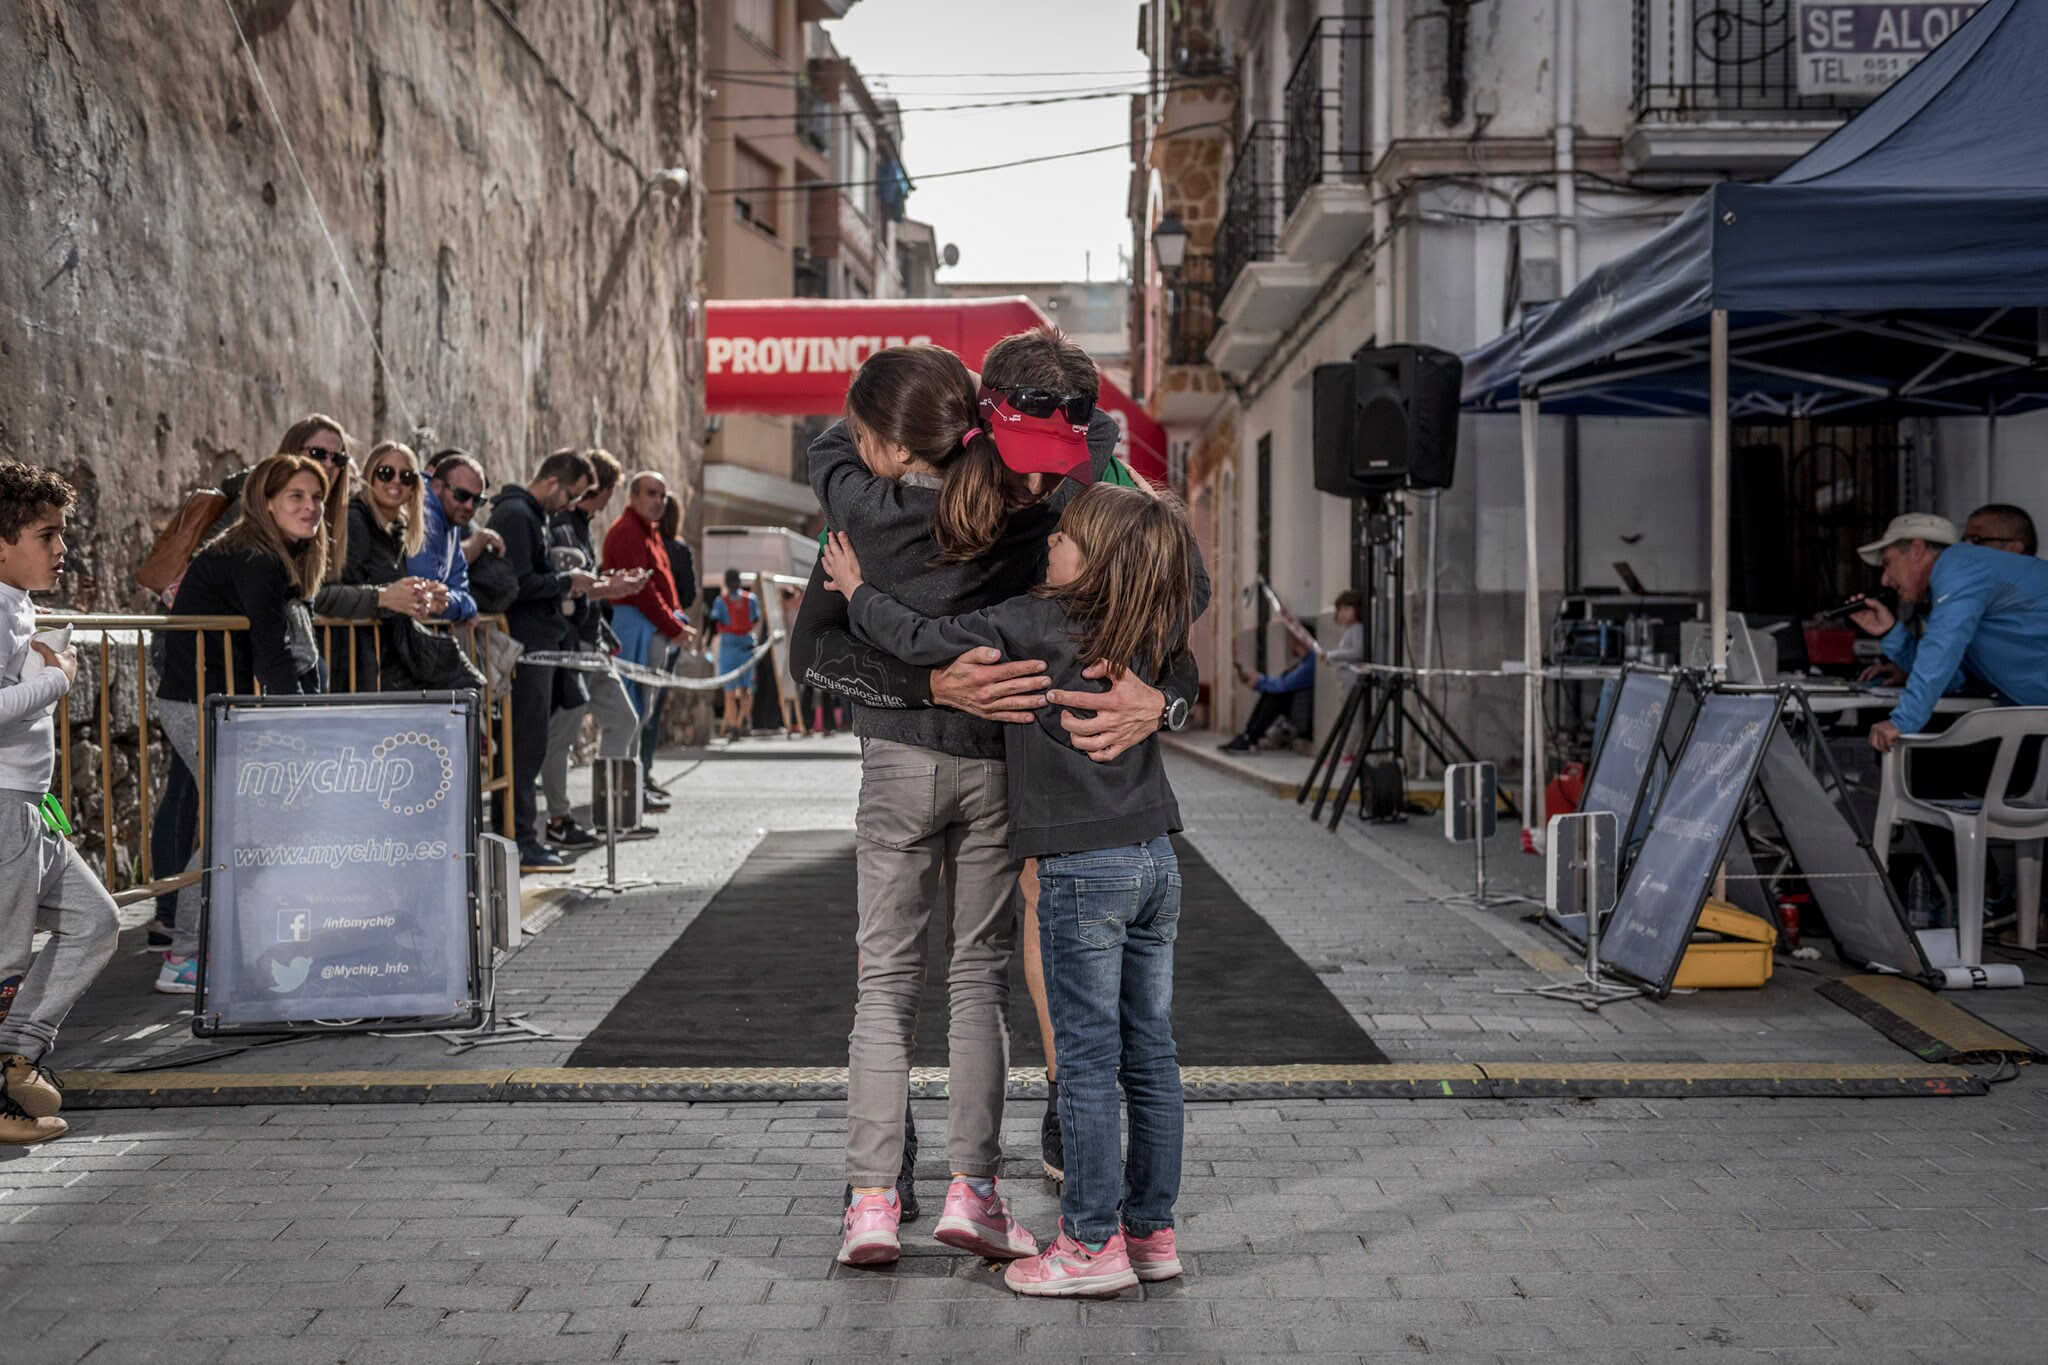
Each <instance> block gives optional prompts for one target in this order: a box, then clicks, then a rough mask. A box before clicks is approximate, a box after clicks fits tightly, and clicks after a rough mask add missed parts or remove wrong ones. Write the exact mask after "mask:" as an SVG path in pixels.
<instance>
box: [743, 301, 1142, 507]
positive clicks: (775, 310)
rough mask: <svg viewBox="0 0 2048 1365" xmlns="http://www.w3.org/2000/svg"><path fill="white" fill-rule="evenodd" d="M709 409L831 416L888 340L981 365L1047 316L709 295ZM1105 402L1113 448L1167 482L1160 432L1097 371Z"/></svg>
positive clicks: (997, 307)
mask: <svg viewBox="0 0 2048 1365" xmlns="http://www.w3.org/2000/svg"><path fill="white" fill-rule="evenodd" d="M704 310H705V333H706V344H707V349H708V355H709V365H708V367H707V369H708V373H707V375H706V377H705V406H706V408H707V409H708V410H709V411H711V412H750V413H759V414H762V415H764V416H777V417H817V416H831V415H836V414H837V413H839V412H841V411H843V410H844V409H845V407H846V386H847V384H848V383H849V382H851V381H852V379H853V372H854V371H855V370H856V369H858V368H860V363H861V361H862V360H864V359H866V358H867V357H868V356H870V355H872V354H873V353H874V352H876V351H878V350H880V349H882V348H883V347H884V346H900V345H903V344H905V343H907V342H914V341H929V342H932V343H934V344H935V345H939V346H944V347H945V348H946V349H947V350H950V351H952V352H954V353H955V354H957V355H958V356H959V357H960V358H961V359H962V360H964V361H966V362H967V364H968V367H969V368H971V369H976V370H978V369H980V368H981V358H982V357H983V356H984V355H986V354H987V353H988V348H989V347H991V346H993V345H995V343H996V342H998V341H1000V340H1001V339H1002V338H1004V337H1006V336H1008V335H1010V334H1011V333H1012V332H1021V331H1024V330H1025V329H1027V328H1030V327H1036V326H1039V325H1041V324H1043V323H1044V322H1045V321H1046V317H1045V314H1043V313H1041V312H1039V311H1038V308H1037V306H1036V305H1034V304H1033V303H1032V302H1031V300H1030V299H1027V298H1024V297H1023V296H1022V295H1019V296H1017V297H1014V298H1007V299H888V300H880V301H876V300H869V299H713V300H710V301H708V302H707V303H706V304H705V306H704ZM1099 401H1100V404H1101V407H1102V410H1103V411H1104V412H1107V413H1108V414H1109V415H1110V416H1112V417H1114V418H1115V419H1116V421H1117V425H1118V426H1120V427H1122V428H1123V434H1124V439H1123V442H1122V443H1121V444H1120V445H1119V446H1118V447H1117V453H1118V454H1119V455H1121V456H1123V457H1124V460H1125V462H1126V463H1127V464H1129V465H1130V466H1131V468H1132V469H1133V470H1134V471H1136V472H1137V473H1139V474H1142V475H1144V476H1145V477H1146V478H1148V479H1151V480H1152V481H1153V482H1154V483H1160V484H1163V483H1165V482H1166V432H1165V430H1164V429H1163V428H1161V427H1160V425H1159V423H1157V422H1155V421H1153V420H1152V417H1151V415H1150V414H1149V413H1147V412H1146V411H1145V410H1144V409H1143V408H1141V407H1139V406H1138V405H1137V404H1136V403H1134V402H1132V401H1131V396H1130V395H1129V394H1127V393H1125V392H1124V391H1123V389H1122V387H1121V386H1119V385H1118V384H1116V383H1115V382H1114V381H1112V380H1111V379H1110V378H1109V377H1108V376H1107V375H1104V376H1103V377H1102V393H1101V397H1100V400H1099Z"/></svg>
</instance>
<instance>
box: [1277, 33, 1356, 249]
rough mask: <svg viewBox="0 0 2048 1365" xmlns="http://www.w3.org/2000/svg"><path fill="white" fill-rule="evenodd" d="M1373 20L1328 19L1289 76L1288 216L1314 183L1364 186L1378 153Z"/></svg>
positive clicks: (1310, 38) (1285, 209)
mask: <svg viewBox="0 0 2048 1365" xmlns="http://www.w3.org/2000/svg"><path fill="white" fill-rule="evenodd" d="M1371 86H1372V21H1371V20H1370V19H1367V18H1341V17H1324V18H1321V19H1318V20H1316V21H1315V25H1314V26H1313V27H1312V28H1311V29H1310V30H1309V36H1308V42H1307V43H1305V44H1303V45H1302V49H1301V55H1300V56H1299V57H1297V58H1295V61H1294V73H1293V74H1292V75H1291V76H1289V77H1288V78H1287V166H1286V175H1285V184H1284V189H1285V194H1286V198H1285V202H1284V204H1283V206H1282V209H1281V214H1282V216H1283V217H1285V215H1287V214H1289V213H1292V212H1294V206H1295V205H1296V204H1299V203H1300V202H1301V200H1302V196H1303V195H1305V194H1307V193H1308V192H1309V189H1310V187H1311V186H1314V185H1320V184H1323V183H1325V182H1326V181H1344V182H1347V183H1350V184H1362V183H1364V180H1365V175H1366V171H1367V169H1368V167H1367V165H1366V162H1367V161H1368V160H1369V159H1370V157H1371V154H1372V151H1371V149H1372V139H1371V134H1370V132H1369V130H1368V127H1367V123H1368V116H1367V110H1368V108H1369V107H1370V105H1371V102H1372V101H1371Z"/></svg>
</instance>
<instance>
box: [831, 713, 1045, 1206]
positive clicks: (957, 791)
mask: <svg viewBox="0 0 2048 1365" xmlns="http://www.w3.org/2000/svg"><path fill="white" fill-rule="evenodd" d="M1005 781H1006V778H1005V765H1004V764H1003V763H1002V762H1000V761H997V760H988V759H974V758H956V757H954V756H953V755H951V754H943V753H940V752H938V751H937V750H934V749H921V748H918V747H916V746H914V745H909V744H897V743H894V742H892V741H889V740H878V739H870V740H863V741H862V742H861V779H860V805H859V808H858V809H857V810H856V812H855V814H854V833H855V835H856V836H857V841H856V842H857V848H858V855H857V856H858V860H859V903H860V930H859V944H860V997H859V1000H858V1002H857V1003H856V1004H855V1006H854V1012H853V1034H852V1036H851V1038H850V1039H849V1040H848V1049H847V1051H848V1056H847V1064H848V1068H849V1072H850V1074H849V1077H848V1080H847V1089H846V1126H847V1139H846V1178H847V1180H848V1181H849V1182H851V1183H852V1184H853V1185H855V1186H858V1187H865V1188H869V1189H875V1188H886V1187H888V1186H891V1185H894V1184H895V1183H896V1175H897V1171H898V1169H899V1168H900V1167H901V1166H902V1164H903V1095H904V1090H905V1088H906V1087H907V1086H908V1085H909V1084H910V1049H911V1044H912V1042H913V1041H914V1040H915V1038H916V1035H917V1009H918V1001H919V998H920V997H921V996H922V994H923V992H924V978H925V956H926V953H925V945H926V942H927V935H928V930H929V926H930V922H931V915H932V911H933V910H934V909H938V910H939V911H941V913H943V914H945V916H946V931H947V932H946V942H947V945H948V947H949V950H950V953H951V961H950V962H948V964H947V966H946V990H947V1000H948V1007H949V1015H950V1017H949V1020H948V1027H947V1032H946V1049H947V1065H948V1067H949V1068H950V1078H949V1082H948V1086H947V1096H948V1099H947V1113H948V1122H947V1135H946V1156H947V1159H948V1160H949V1161H950V1162H951V1165H952V1169H953V1170H955V1171H957V1172H960V1173H961V1174H963V1175H975V1176H992V1175H994V1174H996V1170H997V1167H998V1166H999V1165H1000V1163H1001V1158H1002V1147H1001V1142H1000V1140H999V1130H1000V1129H1001V1127H1002V1121H1003V1085H1004V1082H1005V1081H1006V1080H1007V1079H1008V1075H1009V1067H1010V1033H1009V1026H1008V1023H1007V1018H1006V1013H1007V1010H1008V1008H1009V1002H1010V975H1009V973H1010V955H1011V954H1012V953H1013V952H1014V951H1015V950H1016V946H1017V921H1018V917H1019V915H1020V913H1021V912H1022V909H1023V903H1024V901H1023V894H1022V892H1021V891H1020V890H1019V889H1018V886H1017V874H1018V872H1019V871H1020V870H1021V869H1022V866H1023V864H1022V862H1021V861H1020V860H1019V859H1017V858H1013V857H1011V856H1010V844H1009V832H1010V798H1009V792H1008V789H1007V788H1006V786H1005V785H1004V784H1005ZM941 874H943V876H944V882H943V887H942V885H941Z"/></svg>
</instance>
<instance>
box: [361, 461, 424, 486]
mask: <svg viewBox="0 0 2048 1365" xmlns="http://www.w3.org/2000/svg"><path fill="white" fill-rule="evenodd" d="M370 477H371V478H373V479H375V480H376V481H377V482H378V483H390V482H391V481H392V480H393V479H396V480H398V481H399V482H400V483H402V484H404V485H405V486H406V487H407V488H411V487H412V486H413V485H414V484H416V483H418V482H419V481H420V476H419V473H418V471H416V470H411V469H400V468H399V467H398V466H397V465H395V464H380V465H378V466H377V467H376V468H375V469H373V470H371V471H370Z"/></svg>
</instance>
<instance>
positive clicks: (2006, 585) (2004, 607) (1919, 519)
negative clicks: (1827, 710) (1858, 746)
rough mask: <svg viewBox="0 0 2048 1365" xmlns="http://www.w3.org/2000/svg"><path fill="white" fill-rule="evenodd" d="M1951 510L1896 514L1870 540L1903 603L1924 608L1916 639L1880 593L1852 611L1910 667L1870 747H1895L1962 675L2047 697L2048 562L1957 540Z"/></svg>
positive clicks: (1870, 552)
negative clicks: (1878, 599) (1924, 622)
mask: <svg viewBox="0 0 2048 1365" xmlns="http://www.w3.org/2000/svg"><path fill="white" fill-rule="evenodd" d="M1956 539H1957V537H1956V530H1955V526H1954V525H1953V524H1952V523H1950V522H1949V520H1948V519H1947V518H1946V517H1937V516H1930V515H1928V514H1926V513H1924V512H1913V513H1908V514H1906V515H1905V516H1900V517H1894V518H1892V523H1891V525H1889V526H1887V527H1886V528H1885V533H1884V535H1883V537H1882V538H1881V539H1879V540H1876V541H1873V542H1872V543H1870V544H1869V545H1865V546H1863V547H1861V548H1860V549H1859V550H1858V551H1857V553H1858V554H1859V555H1861V556H1862V558H1863V562H1864V563H1866V564H1871V565H1882V566H1883V568H1884V584H1885V586H1886V587H1888V588H1891V589H1892V590H1893V591H1895V592H1897V593H1898V595H1899V600H1900V602H1902V603H1904V602H1913V603H1918V604H1921V605H1922V606H1924V607H1925V609H1926V613H1927V627H1926V629H1925V631H1923V632H1922V634H1921V636H1920V638H1919V639H1917V640H1916V639H1914V638H1913V636H1912V634H1911V633H1910V632H1908V631H1907V629H1906V627H1905V626H1904V625H1903V624H1902V623H1901V622H1900V621H1899V620H1898V618H1897V617H1895V616H1894V615H1893V614H1892V612H1891V610H1890V608H1888V607H1886V606H1885V605H1884V604H1883V603H1881V602H1871V603H1869V604H1867V605H1866V606H1865V607H1864V608H1863V610H1861V611H1859V612H1857V613H1856V615H1855V616H1854V617H1852V618H1851V619H1852V620H1854V621H1855V622H1856V624H1857V625H1859V626H1861V627H1862V628H1863V629H1864V630H1866V631H1868V632H1869V633H1870V634H1872V635H1880V636H1882V637H1884V638H1883V648H1884V653H1885V657H1886V658H1888V659H1890V660H1891V661H1892V662H1893V663H1895V664H1897V665H1899V667H1901V668H1903V669H1905V670H1906V671H1907V677H1906V688H1905V693H1904V695H1902V696H1901V697H1900V698H1899V704H1898V705H1897V706H1895V707H1893V708H1892V713H1891V716H1890V718H1889V719H1887V720H1882V721H1879V722H1878V723H1877V724H1876V725H1874V726H1872V727H1871V729H1870V747H1871V748H1873V749H1876V750H1877V751H1878V752H1879V753H1889V752H1890V751H1891V749H1892V746H1894V745H1895V744H1897V743H1898V740H1899V736H1900V735H1902V734H1908V735H1910V734H1916V733H1918V732H1920V731H1923V730H1925V729H1926V728H1927V722H1928V718H1929V717H1931V716H1932V715H1933V714H1934V703H1935V702H1936V701H1937V700H1938V699H1939V698H1940V697H1941V696H1942V694H1943V693H1945V692H1950V691H1953V690H1955V688H1956V687H1957V686H1958V685H1960V683H1961V682H1962V679H1963V675H1965V674H1967V675H1968V676H1969V677H1972V678H1975V679H1977V680H1978V681H1979V682H1982V683H1984V684H1986V685H1987V686H1989V687H1990V688H1991V689H1992V691H1993V692H1994V693H1996V694H1997V696H1998V697H1999V698H2000V699H2001V700H2003V701H2006V702H2009V703H2012V704H2014V705H2019V706H2044V705H2048V561H2043V560H2039V559H2035V558H2032V557H2031V556H2028V555H2021V554H2013V553H2011V552H2009V551H2006V550H1993V549H1989V548H1987V547H1984V546H1980V545H1958V544H1956V543H1955V541H1956Z"/></svg>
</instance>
